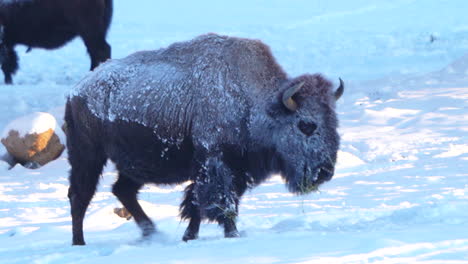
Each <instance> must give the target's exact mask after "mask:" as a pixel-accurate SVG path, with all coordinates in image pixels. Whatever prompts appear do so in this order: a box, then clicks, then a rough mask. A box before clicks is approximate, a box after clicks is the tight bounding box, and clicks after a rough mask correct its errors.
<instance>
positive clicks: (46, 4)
mask: <svg viewBox="0 0 468 264" xmlns="http://www.w3.org/2000/svg"><path fill="white" fill-rule="evenodd" d="M111 18H112V0H15V1H0V63H1V64H2V70H3V74H4V75H5V83H12V75H13V74H14V73H15V72H16V70H17V69H18V56H17V55H16V52H15V50H14V47H15V45H17V44H22V45H25V46H27V47H29V48H45V49H55V48H58V47H61V46H63V45H64V44H65V43H67V42H69V41H70V40H72V39H73V38H75V37H76V36H80V37H81V38H82V39H83V42H84V44H85V45H86V48H87V50H88V53H89V56H90V57H91V69H94V68H95V67H96V66H97V65H99V63H101V62H103V61H105V60H107V59H108V58H110V55H111V47H110V46H109V44H108V43H107V42H106V34H107V30H108V28H109V25H110V23H111Z"/></svg>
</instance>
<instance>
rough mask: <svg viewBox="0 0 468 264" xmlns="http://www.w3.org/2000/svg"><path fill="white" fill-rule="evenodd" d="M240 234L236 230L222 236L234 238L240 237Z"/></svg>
mask: <svg viewBox="0 0 468 264" xmlns="http://www.w3.org/2000/svg"><path fill="white" fill-rule="evenodd" d="M240 236H241V235H240V233H239V231H237V230H234V231H231V232H228V233H225V234H224V237H227V238H234V237H240Z"/></svg>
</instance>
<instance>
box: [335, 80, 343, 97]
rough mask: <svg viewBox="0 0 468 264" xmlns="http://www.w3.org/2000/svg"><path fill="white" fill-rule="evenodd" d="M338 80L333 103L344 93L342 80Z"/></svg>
mask: <svg viewBox="0 0 468 264" xmlns="http://www.w3.org/2000/svg"><path fill="white" fill-rule="evenodd" d="M339 79H340V86H339V87H338V89H336V91H335V101H338V99H340V97H341V95H343V92H344V82H343V80H341V78H339Z"/></svg>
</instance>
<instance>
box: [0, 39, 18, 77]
mask: <svg viewBox="0 0 468 264" xmlns="http://www.w3.org/2000/svg"><path fill="white" fill-rule="evenodd" d="M0 58H1V60H2V71H3V74H4V76H5V83H6V84H12V83H13V79H12V75H13V74H14V73H15V72H16V71H17V70H18V56H17V55H16V52H15V50H14V49H13V47H12V46H6V45H1V47H0Z"/></svg>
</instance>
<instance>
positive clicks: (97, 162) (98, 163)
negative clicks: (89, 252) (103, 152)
mask: <svg viewBox="0 0 468 264" xmlns="http://www.w3.org/2000/svg"><path fill="white" fill-rule="evenodd" d="M79 152H81V151H79ZM76 154H77V153H76V152H74V151H70V150H69V157H70V158H69V160H70V163H71V165H72V169H71V173H70V188H69V189H68V198H69V199H70V206H71V215H72V226H73V245H84V244H85V241H84V237H83V220H84V217H85V213H86V208H88V205H89V203H90V201H91V199H92V197H93V195H94V193H95V192H96V186H97V183H98V181H99V175H100V174H101V172H102V168H103V167H104V164H105V161H106V159H105V158H103V157H97V156H94V155H92V154H93V151H89V152H87V153H83V152H81V154H83V155H87V156H88V158H84V157H80V158H78V157H76ZM91 156H92V157H91Z"/></svg>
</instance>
